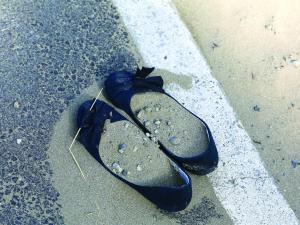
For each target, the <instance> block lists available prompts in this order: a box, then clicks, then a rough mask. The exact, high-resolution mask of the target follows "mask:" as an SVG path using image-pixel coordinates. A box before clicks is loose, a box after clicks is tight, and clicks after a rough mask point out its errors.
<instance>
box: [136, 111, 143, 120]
mask: <svg viewBox="0 0 300 225" xmlns="http://www.w3.org/2000/svg"><path fill="white" fill-rule="evenodd" d="M143 116H144V111H143V110H140V111H139V112H138V114H137V118H139V119H142V118H143Z"/></svg>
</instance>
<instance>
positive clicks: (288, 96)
mask: <svg viewBox="0 0 300 225" xmlns="http://www.w3.org/2000/svg"><path fill="white" fill-rule="evenodd" d="M173 2H174V3H175V5H176V7H177V9H178V11H179V13H180V14H181V16H182V18H183V20H184V21H185V22H186V24H187V26H188V28H189V29H190V31H191V33H192V34H193V36H194V38H195V40H196V42H197V43H198V45H199V47H200V48H201V50H202V52H203V53H204V55H205V57H206V59H207V61H208V63H209V65H210V66H211V69H212V71H213V74H214V75H215V77H216V78H217V80H218V81H219V82H220V84H221V85H222V87H223V89H224V91H225V93H226V95H227V96H228V98H229V100H230V102H231V104H232V106H233V108H234V110H235V111H236V112H237V115H238V117H239V119H241V121H242V123H243V125H244V127H245V129H246V130H247V132H248V133H249V134H250V136H251V137H252V140H253V142H254V144H255V145H256V147H257V149H258V150H259V152H260V155H261V157H262V158H263V160H264V162H265V163H266V166H267V169H268V170H269V171H270V172H271V174H272V175H273V177H274V178H275V180H276V183H277V184H278V186H279V188H280V190H281V192H282V193H283V194H284V196H285V198H286V199H287V200H288V203H289V204H290V206H291V207H292V209H293V210H294V211H295V213H296V215H297V216H298V218H300V195H299V190H300V179H299V178H300V176H299V174H300V173H299V172H300V166H297V165H296V167H295V166H294V165H295V164H294V165H293V164H292V160H295V161H296V162H299V161H300V153H299V146H300V120H299V118H300V76H299V75H300V66H299V61H300V39H299V34H300V14H299V11H300V2H299V1H297V0H287V1H281V0H264V1H260V0H245V1H239V0H229V1H226V3H224V2H222V1H217V0H212V1H197V0H192V1H191V0H174V1H173Z"/></svg>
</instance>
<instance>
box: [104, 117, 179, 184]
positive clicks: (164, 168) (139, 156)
mask: <svg viewBox="0 0 300 225" xmlns="http://www.w3.org/2000/svg"><path fill="white" fill-rule="evenodd" d="M104 129H105V132H104V133H102V135H101V141H100V145H99V154H100V157H101V159H102V161H103V162H104V164H105V165H106V166H107V167H108V168H109V169H110V170H112V171H113V172H114V173H116V174H118V175H119V176H121V177H123V178H124V179H126V180H128V181H129V182H132V183H135V184H139V185H152V186H156V185H180V184H182V182H181V181H180V179H179V174H178V172H176V170H174V167H173V166H172V165H171V164H170V160H169V159H168V158H167V156H166V155H165V154H164V153H163V152H162V151H161V150H160V149H159V147H158V144H157V143H155V142H154V141H152V140H151V139H150V138H149V137H148V136H146V135H145V134H144V133H143V132H142V131H141V130H140V129H139V128H138V127H136V126H135V125H133V124H132V123H130V122H129V121H124V120H123V121H118V122H113V123H110V122H109V120H106V123H105V127H104Z"/></svg>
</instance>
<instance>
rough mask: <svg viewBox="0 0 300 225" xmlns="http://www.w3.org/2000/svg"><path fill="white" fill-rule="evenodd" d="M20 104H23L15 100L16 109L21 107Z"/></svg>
mask: <svg viewBox="0 0 300 225" xmlns="http://www.w3.org/2000/svg"><path fill="white" fill-rule="evenodd" d="M20 106H21V105H20V103H19V102H18V101H15V102H14V108H15V109H18V108H20Z"/></svg>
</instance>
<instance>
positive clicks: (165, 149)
mask: <svg viewBox="0 0 300 225" xmlns="http://www.w3.org/2000/svg"><path fill="white" fill-rule="evenodd" d="M153 70H154V68H144V67H143V68H142V69H141V70H140V69H138V70H137V72H136V73H135V74H133V73H130V72H126V71H121V72H114V73H112V74H111V75H110V76H109V77H108V78H107V80H106V81H105V86H104V90H105V92H106V96H107V98H108V99H109V100H110V101H111V103H112V104H113V105H114V106H116V107H118V108H119V109H122V110H123V111H125V112H126V113H127V115H128V116H130V118H131V119H132V120H133V121H134V122H135V123H132V122H130V121H129V120H127V119H126V118H125V117H124V116H123V115H121V114H120V113H119V112H118V111H116V110H115V109H114V108H113V107H111V106H110V105H109V104H107V103H105V102H103V101H100V100H97V101H96V102H95V104H94V105H93V107H92V108H91V106H92V104H93V101H92V100H91V101H87V102H85V103H83V104H82V105H81V106H80V108H79V110H78V116H77V123H78V127H79V128H81V133H80V136H79V141H80V142H81V143H82V144H83V145H84V146H85V148H86V149H87V150H88V151H89V153H90V154H91V155H92V156H93V157H94V158H95V159H96V160H97V161H98V162H99V163H100V164H101V165H102V166H103V167H104V168H105V169H106V170H107V171H108V172H110V173H111V174H112V175H113V176H115V177H116V178H118V179H119V180H121V181H122V182H124V183H126V184H127V185H129V186H130V187H132V188H134V189H135V190H136V191H138V192H139V193H141V194H142V195H143V196H144V197H146V198H147V199H148V200H150V201H151V202H152V203H154V204H155V205H156V206H157V207H159V208H161V209H163V210H167V211H171V212H174V211H180V210H183V209H185V208H186V207H187V205H188V204H189V202H190V201H191V198H192V182H191V178H190V176H189V175H188V174H187V173H186V171H185V170H188V171H190V172H191V173H194V174H198V175H205V174H207V173H210V172H212V171H213V170H214V169H215V168H216V167H217V164H218V152H217V149H216V146H215V143H214V140H213V137H212V134H211V132H210V130H209V128H208V126H207V124H206V123H205V122H204V121H203V120H201V119H200V118H198V117H197V116H195V115H194V114H193V113H191V112H190V111H188V110H187V109H186V108H184V107H183V106H182V105H181V104H180V103H178V102H177V101H176V100H175V99H174V98H173V97H171V96H170V95H168V94H167V93H166V92H165V91H164V90H163V79H162V78H161V77H160V76H149V77H147V76H148V75H149V74H150V73H151V72H152V71H153ZM90 108H91V110H90ZM128 129H132V130H130V132H131V133H130V132H128ZM129 133H130V134H129ZM133 133H134V135H132V134H133ZM115 141H116V142H117V143H115ZM126 142H127V143H129V146H127V145H126ZM133 143H134V144H133ZM136 144H137V146H136ZM114 146H115V147H114ZM166 162H167V164H168V166H167V167H166V165H165V164H166ZM132 165H134V167H133V166H132ZM166 168H167V169H166ZM147 176H149V177H147Z"/></svg>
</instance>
